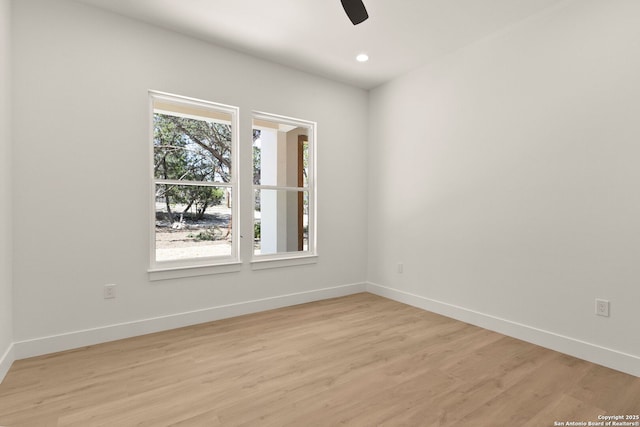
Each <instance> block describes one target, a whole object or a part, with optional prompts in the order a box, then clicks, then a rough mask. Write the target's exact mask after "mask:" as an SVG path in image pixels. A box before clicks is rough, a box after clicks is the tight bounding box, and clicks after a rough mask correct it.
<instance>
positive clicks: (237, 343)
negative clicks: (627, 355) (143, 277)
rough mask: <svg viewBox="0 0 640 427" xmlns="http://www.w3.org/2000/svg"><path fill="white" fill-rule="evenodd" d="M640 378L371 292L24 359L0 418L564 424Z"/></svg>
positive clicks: (10, 380) (34, 422)
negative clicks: (563, 422) (558, 422)
mask: <svg viewBox="0 0 640 427" xmlns="http://www.w3.org/2000/svg"><path fill="white" fill-rule="evenodd" d="M639 413H640V379H639V378H636V377H633V376H630V375H626V374H623V373H620V372H617V371H613V370H611V369H607V368H603V367H601V366H597V365H594V364H591V363H588V362H585V361H582V360H578V359H575V358H572V357H569V356H566V355H562V354H560V353H556V352H553V351H550V350H547V349H544V348H541V347H538V346H535V345H532V344H528V343H525V342H522V341H519V340H516V339H513V338H510V337H505V336H503V335H500V334H497V333H494V332H491V331H487V330H484V329H481V328H478V327H475V326H472V325H468V324H465V323H462V322H458V321H455V320H452V319H448V318H446V317H443V316H439V315H436V314H433V313H429V312H425V311H422V310H419V309H417V308H414V307H410V306H407V305H404V304H400V303H397V302H395V301H391V300H387V299H384V298H381V297H378V296H374V295H371V294H367V293H363V294H357V295H351V296H347V297H342V298H336V299H331V300H326V301H319V302H315V303H310V304H303V305H299V306H294V307H287V308H283V309H279V310H272V311H268V312H263V313H256V314H252V315H247V316H241V317H237V318H232V319H225V320H221V321H217V322H211V323H207V324H203V325H196V326H190V327H186V328H181V329H176V330H171V331H166V332H161V333H156V334H150V335H146V336H141V337H136V338H131V339H126V340H121V341H116V342H110V343H105V344H100V345H96V346H91V347H86V348H82V349H76V350H72V351H67V352H62V353H57V354H51V355H47V356H42V357H37V358H32V359H26V360H20V361H17V362H15V363H14V365H13V366H12V368H11V369H10V371H9V373H8V374H7V377H6V379H5V381H4V382H3V383H2V384H1V385H0V425H3V426H11V427H48V426H57V427H61V426H65V427H71V426H82V427H87V426H89V427H92V426H124V427H128V426H180V427H189V426H301V425H304V426H336V425H352V426H374V425H388V426H460V425H474V426H476V425H477V426H501V425H504V426H512V425H522V426H525V427H534V426H552V425H553V423H554V422H555V421H568V420H569V421H570V420H575V421H597V417H598V415H606V414H609V415H611V414H629V415H634V414H639Z"/></svg>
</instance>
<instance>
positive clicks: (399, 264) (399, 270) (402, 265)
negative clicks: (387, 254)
mask: <svg viewBox="0 0 640 427" xmlns="http://www.w3.org/2000/svg"><path fill="white" fill-rule="evenodd" d="M403 271H404V264H403V263H401V262H399V263H398V273H400V274H402V272H403Z"/></svg>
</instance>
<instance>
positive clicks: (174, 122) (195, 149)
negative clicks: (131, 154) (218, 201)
mask: <svg viewBox="0 0 640 427" xmlns="http://www.w3.org/2000/svg"><path fill="white" fill-rule="evenodd" d="M231 131H232V129H231V124H228V123H224V122H221V121H215V120H214V119H211V118H206V117H203V118H193V117H180V116H178V115H173V114H164V113H159V112H157V110H156V111H155V113H154V115H153V161H154V176H155V178H156V179H173V180H189V181H209V182H230V180H231V144H232V138H231Z"/></svg>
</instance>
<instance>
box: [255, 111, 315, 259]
mask: <svg viewBox="0 0 640 427" xmlns="http://www.w3.org/2000/svg"><path fill="white" fill-rule="evenodd" d="M254 120H260V121H267V122H272V123H278V124H285V125H291V126H295V127H304V128H307V129H308V136H307V143H308V147H309V165H308V166H309V176H308V177H307V182H308V187H288V186H275V185H255V184H254V185H252V191H251V192H252V194H255V191H256V190H284V191H298V192H300V191H306V192H308V193H309V231H308V233H309V236H308V250H307V251H304V252H302V251H296V252H279V253H271V254H258V255H256V254H255V252H254V250H253V247H252V248H251V267H252V269H254V270H260V269H265V268H275V267H288V266H293V265H302V264H311V263H315V262H317V259H318V248H317V233H318V226H317V163H316V158H317V143H316V142H317V128H318V124H317V123H316V122H313V121H309V120H303V119H297V118H293V117H287V116H281V115H277V114H271V113H265V112H262V111H253V112H252V120H251V123H252V129H253V128H254V126H253V123H254ZM251 164H252V165H253V159H252V163H251ZM254 209H255V206H252V207H251V212H252V215H251V224H252V227H251V230H252V231H253V229H254V227H255V222H256V221H255V217H254V215H253V211H254Z"/></svg>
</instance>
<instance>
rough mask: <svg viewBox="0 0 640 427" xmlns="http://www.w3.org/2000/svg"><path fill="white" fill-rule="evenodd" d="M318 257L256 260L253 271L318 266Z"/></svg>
mask: <svg viewBox="0 0 640 427" xmlns="http://www.w3.org/2000/svg"><path fill="white" fill-rule="evenodd" d="M317 262H318V255H294V256H288V257H287V256H286V255H285V256H278V257H274V258H271V257H268V258H267V257H265V258H254V259H253V261H251V269H252V270H266V269H269V268H281V267H293V266H296V265H307V264H316V263H317Z"/></svg>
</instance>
